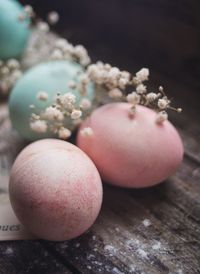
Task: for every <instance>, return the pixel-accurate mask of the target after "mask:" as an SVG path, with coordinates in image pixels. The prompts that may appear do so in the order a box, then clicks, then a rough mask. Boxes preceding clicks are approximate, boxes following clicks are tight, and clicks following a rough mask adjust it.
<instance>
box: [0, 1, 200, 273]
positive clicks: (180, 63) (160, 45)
mask: <svg viewBox="0 0 200 274" xmlns="http://www.w3.org/2000/svg"><path fill="white" fill-rule="evenodd" d="M26 2H27V1H26ZM51 2H52V1H51ZM71 2H72V1H71ZM99 2H100V1H99ZM104 2H106V3H108V1H104ZM111 2H112V1H111ZM127 2H128V1H126V3H127ZM143 2H148V1H141V3H143ZM150 2H152V1H150ZM158 2H159V3H161V2H162V3H165V2H166V3H167V1H161V0H159V1H158ZM168 2H169V3H171V5H177V6H179V5H178V3H179V1H177V2H176V4H175V2H174V1H168ZM183 2H184V3H185V6H184V5H182V4H183ZM186 2H188V3H190V4H191V6H192V9H193V11H195V4H194V5H193V3H194V2H195V1H190V2H189V1H182V4H181V8H182V10H183V11H182V10H181V9H175V10H174V12H176V11H179V13H180V14H181V12H182V13H183V15H184V12H185V11H186V10H187V13H189V12H190V8H189V4H188V6H186ZM41 3H43V5H45V3H46V1H42V2H41ZM52 3H53V2H52ZM90 3H91V2H90ZM102 3H103V2H102ZM152 3H153V2H152ZM139 5H140V4H139V1H138V4H137V8H141V7H140V6H139ZM141 5H142V4H141ZM153 5H154V4H152V5H151V6H150V5H149V6H148V7H149V8H151V11H152V10H153ZM155 5H156V4H155ZM160 5H161V4H160ZM164 5H165V4H164ZM160 7H161V6H159V8H160ZM163 10H165V9H163ZM134 11H135V12H137V9H136V10H134ZM134 11H133V12H134ZM102 12H103V11H102ZM161 12H162V11H161ZM196 12H197V10H196ZM130 13H131V12H129V16H130V18H132V17H131V14H130ZM155 14H157V13H156V8H155ZM151 15H152V17H151ZM148 16H149V17H148V18H149V24H150V25H151V24H152V28H153V26H154V25H157V23H156V22H157V21H156V20H157V19H156V17H155V16H154V14H153V12H152V13H148ZM162 16H164V15H162ZM184 16H186V15H184ZM184 16H180V18H181V20H179V19H177V22H175V21H173V22H175V23H173V24H174V25H175V26H177V28H174V27H172V26H170V27H169V29H170V30H171V31H172V33H173V37H174V38H175V37H176V36H177V37H178V39H179V40H180V39H182V40H181V43H182V41H183V42H184V41H185V44H183V47H181V46H179V47H175V44H173V43H170V41H172V39H171V40H170V39H169V38H170V32H163V30H165V29H166V27H167V26H169V24H168V23H169V22H167V21H166V20H165V18H164V17H163V18H164V19H163V21H162V24H163V25H159V28H160V30H159V31H158V32H155V33H154V39H156V43H153V40H151V37H149V40H148V39H147V40H145V41H144V40H142V38H141V37H143V36H142V35H139V34H138V36H137V39H138V43H141V45H146V44H145V43H148V41H150V40H151V41H150V44H148V45H150V48H151V49H152V51H153V50H154V49H155V50H154V55H151V54H150V53H149V55H148V56H147V55H145V58H147V59H148V61H149V62H148V63H149V64H151V62H153V60H155V56H156V54H157V53H158V58H162V57H163V56H164V60H165V62H166V63H165V64H164V65H163V64H161V63H159V62H158V60H157V63H156V62H155V63H156V64H155V63H154V65H155V66H154V71H152V70H151V76H152V86H158V85H159V84H163V85H164V86H167V90H169V94H170V96H172V97H173V98H174V101H175V104H176V105H178V106H180V107H182V108H183V110H184V111H183V113H182V114H176V113H173V114H172V115H170V120H171V121H172V122H173V123H174V124H175V125H176V127H177V129H178V130H179V132H180V134H181V136H182V139H183V142H184V147H185V155H184V160H183V163H182V165H181V166H180V168H179V169H178V170H177V172H176V173H175V174H174V175H173V176H172V177H170V178H169V179H168V180H167V181H166V182H163V183H162V184H160V185H158V186H156V187H152V188H149V189H142V190H134V189H133V190H128V189H121V188H116V187H111V186H109V185H107V184H106V183H105V184H104V200H103V207H102V210H101V212H100V215H99V217H98V219H97V221H96V223H95V224H94V225H93V227H92V228H91V229H90V230H89V231H88V232H87V233H85V234H84V235H82V236H81V237H79V238H77V239H74V240H71V241H68V242H61V243H55V242H48V241H43V240H34V241H33V240H32V241H10V242H0V273H3V274H12V273H13V274H15V273H16V274H23V273H31V274H37V273H38V274H40V273H41V274H43V273H48V274H64V273H86V274H87V273H89V274H90V273H91V274H92V273H103V274H104V273H105V274H106V273H111V274H123V273H136V274H159V273H164V274H165V273H166V274H167V273H168V274H197V273H200V141H199V140H200V94H199V81H198V82H197V81H195V79H196V80H197V79H198V77H197V75H198V74H197V70H198V71H199V69H198V67H197V63H195V62H194V61H195V60H197V59H198V58H199V57H198V56H199V52H197V46H198V45H199V44H198V43H197V39H196V36H197V33H199V29H198V24H197V25H196V27H195V23H194V22H193V23H192V22H190V21H187V20H186V19H185V18H186V17H187V16H186V17H184ZM94 17H95V16H94ZM172 17H173V14H172ZM174 18H175V17H174ZM174 18H173V20H175V19H176V18H175V19H174ZM177 18H178V17H177ZM187 18H189V15H188V17H187ZM195 18H196V19H197V18H198V20H196V22H197V21H198V22H199V17H197V16H196V17H195ZM88 20H89V19H88ZM125 20H126V18H125ZM131 20H132V19H131ZM159 20H160V19H159ZM171 23H172V21H171ZM173 24H172V25H173ZM181 24H182V25H181ZM88 26H89V25H88ZM88 26H87V27H88ZM179 29H181V30H182V32H179V31H178V30H179ZM94 30H95V27H94ZM95 31H96V30H95ZM72 32H73V33H74V36H73V35H72V40H73V37H75V38H74V41H75V40H76V39H77V41H78V40H80V42H83V43H84V39H85V41H89V42H88V46H89V47H90V49H92V54H93V55H94V56H95V57H96V59H98V58H100V59H101V58H102V56H104V57H105V58H104V60H108V61H109V62H112V63H114V64H119V65H120V66H121V65H122V66H123V65H124V67H126V64H128V65H127V66H128V68H130V69H131V70H132V71H135V67H137V65H138V64H139V62H138V63H135V64H134V60H132V59H131V58H132V57H131V55H130V51H131V50H132V51H133V52H134V54H135V58H136V55H137V54H136V52H137V50H138V48H139V46H138V45H139V44H134V42H133V41H132V44H131V46H132V47H133V48H131V49H130V50H129V54H128V53H127V54H126V56H125V53H124V52H123V54H124V56H119V55H118V53H119V52H120V45H119V44H117V45H116V49H114V48H115V47H111V48H108V49H106V47H104V48H102V44H100V42H99V41H98V40H96V45H95V42H94V43H93V42H92V38H91V40H89V37H93V36H91V33H89V34H88V36H87V31H85V32H83V34H82V32H79V31H78V30H77V27H75V29H73V28H72ZM186 32H187V33H190V36H189V40H187V39H185V36H184V35H185V33H186ZM140 34H141V33H140ZM156 34H157V36H158V37H156ZM165 35H168V36H167V37H168V40H167V47H166V48H167V50H166V51H165V48H164V45H166V43H164V42H165V38H164V36H165ZM162 36H163V37H162ZM83 37H84V38H83ZM98 37H99V36H98ZM102 37H103V36H102ZM104 37H105V36H104ZM145 37H146V38H147V36H145ZM133 38H134V39H135V37H134V36H133ZM99 39H100V38H99ZM124 39H125V38H124ZM127 39H129V38H127ZM107 40H108V37H107ZM111 40H112V38H111ZM94 41H95V40H94ZM160 41H162V42H160ZM163 41H164V42H163ZM189 43H190V44H189ZM86 44H87V43H86ZM98 45H99V47H98ZM134 45H135V48H134ZM155 45H157V47H156V48H155ZM187 45H189V46H187ZM137 47H138V48H137ZM198 47H199V46H198ZM194 49H195V51H194ZM134 50H135V51H134ZM162 50H163V52H162ZM193 51H194V52H193ZM166 52H167V53H168V55H166ZM123 54H122V55H123ZM140 55H141V53H140ZM151 56H152V59H151ZM109 58H110V59H109ZM121 60H122V61H121ZM141 62H143V60H141ZM193 63H195V64H196V66H195V65H194V66H193V65H192V64H193ZM144 65H145V64H144ZM159 66H160V67H159ZM165 66H166V67H165ZM170 66H171V68H172V70H171V71H168V70H167V68H169V67H170ZM156 68H157V70H156ZM182 68H183V70H181V69H182ZM177 71H179V72H180V73H176V72H177ZM190 72H191V73H190ZM177 76H178V77H177ZM181 77H182V78H181ZM195 77H196V78H195ZM167 93H168V91H167ZM26 144H27V143H25V142H24V141H23V140H22V139H21V138H20V137H19V136H18V135H17V134H16V133H15V132H14V131H13V130H12V128H11V126H10V123H9V116H8V111H7V106H6V102H1V103H0V195H3V194H4V192H5V189H6V186H7V184H8V180H9V171H10V168H11V166H12V163H13V161H14V159H15V157H16V155H17V154H18V153H19V151H20V150H21V149H22V148H23V147H24V146H26Z"/></svg>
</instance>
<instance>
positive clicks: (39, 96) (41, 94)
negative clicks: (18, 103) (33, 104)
mask: <svg viewBox="0 0 200 274" xmlns="http://www.w3.org/2000/svg"><path fill="white" fill-rule="evenodd" d="M37 99H38V100H41V101H46V100H47V99H48V93H47V92H46V91H39V92H38V94H37Z"/></svg>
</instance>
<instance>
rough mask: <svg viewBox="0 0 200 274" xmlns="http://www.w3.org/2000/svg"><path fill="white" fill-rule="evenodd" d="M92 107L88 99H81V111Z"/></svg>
mask: <svg viewBox="0 0 200 274" xmlns="http://www.w3.org/2000/svg"><path fill="white" fill-rule="evenodd" d="M91 106H92V103H91V101H90V100H89V99H87V98H83V99H82V100H81V102H80V107H81V108H82V109H83V110H87V109H90V108H91Z"/></svg>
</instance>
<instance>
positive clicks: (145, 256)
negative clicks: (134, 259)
mask: <svg viewBox="0 0 200 274" xmlns="http://www.w3.org/2000/svg"><path fill="white" fill-rule="evenodd" d="M137 253H138V254H139V255H140V256H141V257H142V258H144V259H145V258H147V257H148V254H147V252H146V251H144V250H143V249H141V248H138V250H137Z"/></svg>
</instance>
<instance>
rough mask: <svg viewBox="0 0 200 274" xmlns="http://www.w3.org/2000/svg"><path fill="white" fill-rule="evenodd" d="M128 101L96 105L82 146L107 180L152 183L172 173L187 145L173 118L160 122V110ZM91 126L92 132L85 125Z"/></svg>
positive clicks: (141, 184) (125, 184)
mask: <svg viewBox="0 0 200 274" xmlns="http://www.w3.org/2000/svg"><path fill="white" fill-rule="evenodd" d="M129 110H130V105H129V104H128V103H113V104H108V105H104V106H102V107H100V108H98V109H96V110H95V111H94V112H93V113H92V115H91V117H90V118H88V119H87V120H86V121H85V122H84V123H83V124H82V126H81V128H80V130H79V133H78V137H77V144H78V146H79V147H80V148H81V149H82V150H83V151H85V152H86V153H87V154H88V155H89V157H91V159H92V160H93V161H94V163H95V165H96V167H97V168H98V170H99V172H100V175H101V176H102V178H103V180H105V181H106V182H109V183H111V184H113V185H117V186H122V187H135V188H139V187H148V186H152V185H155V184H157V183H160V182H161V181H163V180H165V179H166V178H167V177H168V176H169V175H171V174H172V173H173V172H174V171H175V170H176V168H177V167H178V165H179V164H180V163H181V161H182V157H183V145H182V141H181V139H180V137H179V134H178V133H177V131H176V129H175V128H174V127H173V125H172V124H171V123H170V122H169V121H165V122H164V123H163V124H157V123H156V122H155V121H156V113H155V112H154V111H152V110H150V109H148V108H146V107H143V106H137V109H136V114H135V116H133V117H131V116H130V114H129V113H130V112H129ZM87 127H89V128H91V129H92V131H91V129H90V135H89V134H84V128H87Z"/></svg>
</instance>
